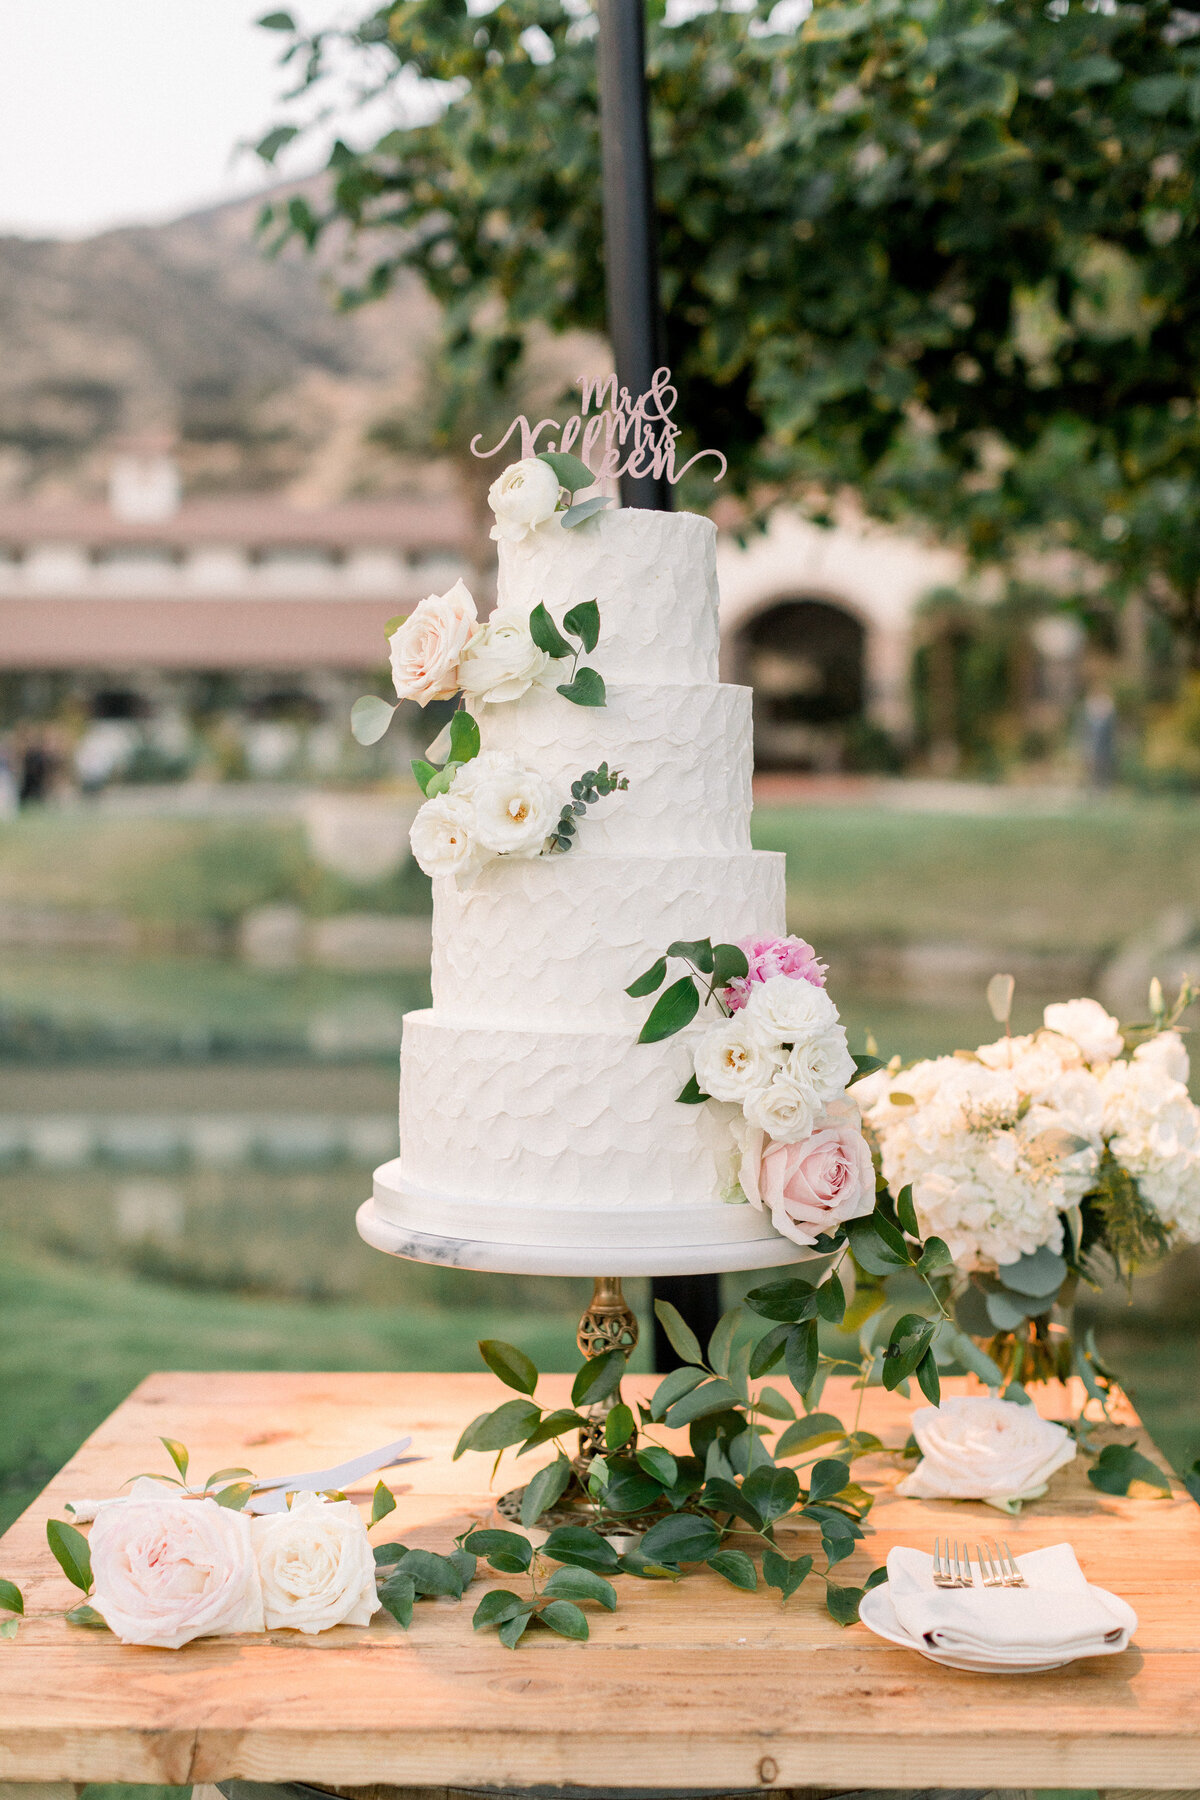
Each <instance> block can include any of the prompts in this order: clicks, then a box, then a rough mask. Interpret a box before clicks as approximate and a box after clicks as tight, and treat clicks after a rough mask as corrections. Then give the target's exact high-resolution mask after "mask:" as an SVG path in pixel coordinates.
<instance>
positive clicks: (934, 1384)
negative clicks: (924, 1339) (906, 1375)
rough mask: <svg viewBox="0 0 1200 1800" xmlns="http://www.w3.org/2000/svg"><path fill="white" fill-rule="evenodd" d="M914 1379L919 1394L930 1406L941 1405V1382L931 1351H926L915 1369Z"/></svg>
mask: <svg viewBox="0 0 1200 1800" xmlns="http://www.w3.org/2000/svg"><path fill="white" fill-rule="evenodd" d="M916 1377H917V1382H918V1385H919V1386H920V1389H921V1392H922V1393H923V1394H924V1396H925V1398H926V1399H927V1400H928V1402H929V1404H930V1406H940V1405H941V1403H942V1382H941V1377H940V1376H939V1374H938V1366H937V1362H936V1360H935V1358H934V1354H933V1351H932V1350H927V1351H926V1352H925V1354H924V1356H923V1357H922V1358H921V1360H920V1362H919V1363H918V1364H917V1367H916Z"/></svg>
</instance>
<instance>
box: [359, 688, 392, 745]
mask: <svg viewBox="0 0 1200 1800" xmlns="http://www.w3.org/2000/svg"><path fill="white" fill-rule="evenodd" d="M395 710H396V708H395V706H394V705H393V704H392V703H391V701H389V700H382V699H381V698H380V697H379V695H378V694H363V695H361V696H360V698H359V699H357V700H356V701H355V702H354V705H353V706H352V707H351V708H350V732H351V735H352V736H353V738H354V741H355V743H358V744H377V743H378V742H379V740H380V738H381V737H382V736H383V734H384V732H385V731H386V730H387V728H388V726H389V725H390V724H391V722H392V715H393V713H394V712H395Z"/></svg>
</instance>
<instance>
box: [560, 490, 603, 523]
mask: <svg viewBox="0 0 1200 1800" xmlns="http://www.w3.org/2000/svg"><path fill="white" fill-rule="evenodd" d="M611 505H612V501H611V500H610V499H609V498H608V496H607V495H606V494H597V495H595V497H594V498H593V499H591V500H577V501H576V502H575V505H574V506H568V508H567V510H566V511H565V512H562V513H559V515H558V522H559V524H560V525H561V526H562V528H563V530H564V531H573V530H574V529H575V527H576V525H582V524H583V522H584V520H585V519H591V518H594V517H595V515H596V514H597V513H598V512H603V511H604V508H605V507H606V506H611Z"/></svg>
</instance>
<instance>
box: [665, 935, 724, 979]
mask: <svg viewBox="0 0 1200 1800" xmlns="http://www.w3.org/2000/svg"><path fill="white" fill-rule="evenodd" d="M667 955H668V956H678V957H680V958H682V959H683V960H684V961H685V962H690V963H695V965H696V967H697V968H698V969H699V971H700V973H701V974H702V975H711V974H712V972H713V947H712V941H711V939H709V938H691V939H687V938H677V939H676V941H675V942H674V943H673V944H668V946H667Z"/></svg>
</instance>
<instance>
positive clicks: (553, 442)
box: [471, 368, 728, 487]
mask: <svg viewBox="0 0 1200 1800" xmlns="http://www.w3.org/2000/svg"><path fill="white" fill-rule="evenodd" d="M578 385H579V387H580V389H581V392H582V403H581V405H580V408H579V411H578V413H573V414H572V415H571V417H570V418H569V419H568V420H567V421H566V423H565V425H560V424H559V422H558V420H557V419H539V420H538V422H537V424H536V425H531V424H530V423H529V420H528V419H527V418H526V417H525V414H524V413H518V415H517V417H516V418H515V419H514V420H513V422H512V424H511V425H510V426H509V428H508V430H507V431H506V432H505V433H504V436H503V437H502V438H501V439H500V441H499V443H497V444H494V445H493V446H492V448H491V449H490V450H481V449H480V448H479V445H480V436H481V434H478V433H477V434H476V436H475V437H473V438H472V439H471V454H472V456H477V457H479V458H481V459H486V458H487V457H489V456H497V455H498V454H499V453H500V451H501V450H503V448H504V446H505V445H506V444H507V443H508V441H509V439H510V438H511V437H512V435H513V433H514V432H515V431H519V432H520V434H521V459H522V461H524V460H525V459H527V458H529V457H534V456H543V455H545V454H547V452H549V453H551V454H554V453H555V452H557V453H558V454H559V455H562V454H564V453H566V454H569V455H573V456H576V457H578V458H579V459H580V461H581V462H583V463H584V464H585V465H586V467H587V468H589V469H590V470H591V472H592V474H593V475H594V476H595V478H596V480H597V481H608V480H616V479H618V478H619V477H620V476H622V475H632V476H634V477H637V476H643V475H653V476H654V478H655V479H656V480H659V481H661V480H663V479H665V480H667V481H669V482H670V483H671V485H672V487H674V486H675V484H676V483H677V482H679V481H682V479H683V477H684V476H685V475H686V474H687V472H688V470H689V469H690V468H691V467H692V466H693V464H694V463H698V462H702V461H703V460H704V458H705V457H708V456H711V457H714V458H715V459H716V461H717V462H718V463H720V465H721V466H720V468H719V469H718V471H717V473H716V474H715V475H714V476H713V481H714V482H717V481H720V479H721V477H722V476H723V475H724V473H725V470H726V468H727V467H728V464H727V463H726V460H725V457H724V456H723V455H722V454H721V452H720V451H719V450H697V451H696V453H695V455H694V456H689V457H688V459H687V461H686V462H685V463H684V464H683V466H682V468H678V469H677V468H676V466H675V446H676V443H677V441H678V439H679V427H678V425H676V424H675V422H674V420H673V419H672V418H671V414H672V412H673V411H674V410H675V403H676V401H677V400H678V398H679V395H678V391H677V389H675V388H674V387H672V386H671V371H670V369H668V368H661V369H656V370H655V371H654V378H653V380H652V381H651V383H650V386H649V387H648V388H647V389H646V391H645V393H644V394H639V395H638V396H637V397H636V399H635V398H632V397H631V396H630V393H629V389H628V388H623V387H619V386H618V384H617V378H616V376H615V375H606V376H605V377H604V379H603V380H601V381H597V380H594V379H592V378H591V377H590V376H582V377H581V378H580V381H579V383H578ZM544 432H553V433H555V436H553V437H548V438H546V439H545V440H544V441H539V440H542V434H543V433H544Z"/></svg>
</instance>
